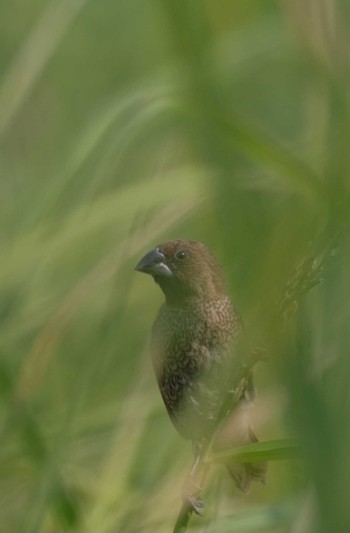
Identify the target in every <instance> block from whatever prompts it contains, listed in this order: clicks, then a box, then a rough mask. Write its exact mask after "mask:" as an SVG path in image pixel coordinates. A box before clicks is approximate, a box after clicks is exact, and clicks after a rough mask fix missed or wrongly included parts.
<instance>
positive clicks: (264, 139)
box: [0, 0, 350, 533]
mask: <svg viewBox="0 0 350 533" xmlns="http://www.w3.org/2000/svg"><path fill="white" fill-rule="evenodd" d="M348 25H349V8H348V7H347V5H346V3H344V2H341V1H340V0H338V1H337V0H335V1H331V0H325V1H324V2H314V3H311V2H306V3H305V2H302V1H301V0H296V1H295V0H293V1H292V0H285V1H284V2H279V3H277V2H272V1H270V0H265V1H264V2H261V1H259V0H249V1H244V2H243V1H241V2H235V3H232V2H224V1H223V2H204V1H199V0H193V1H191V2H185V1H184V0H180V1H178V2H172V1H171V0H164V1H159V0H158V1H156V0H149V1H148V0H147V1H144V0H133V1H132V2H130V1H127V0H121V1H118V2H115V1H114V0H104V1H100V2H93V1H92V0H90V1H88V0H86V1H83V0H79V1H77V2H75V1H74V2H73V1H54V0H51V1H50V0H49V1H48V0H46V1H44V0H31V1H27V2H24V3H23V2H20V1H19V0H14V1H12V2H3V5H2V6H1V17H0V30H1V31H0V41H1V50H2V54H1V57H0V77H1V83H0V201H1V209H0V250H1V252H0V253H1V260H0V330H1V334H0V353H1V359H0V398H1V410H0V424H1V426H0V428H1V430H0V431H1V448H0V456H1V465H2V466H1V475H0V531H1V532H2V531H3V532H5V531H6V532H16V533H20V532H23V531H26V532H33V533H39V532H45V533H54V532H57V531H67V532H80V531H84V532H87V533H88V532H91V533H96V532H100V533H112V532H113V533H116V532H125V533H126V532H130V533H132V532H135V531H137V532H148V531H152V532H159V533H160V532H162V533H164V532H169V531H172V528H173V526H174V523H175V520H176V516H177V513H178V510H179V507H180V503H181V500H180V494H181V487H182V483H183V480H184V478H185V476H186V473H187V471H188V468H189V466H190V462H191V446H190V444H189V443H186V442H183V441H182V440H181V439H180V437H179V436H178V435H177V434H176V432H175V431H174V429H173V428H172V426H171V424H170V422H169V420H168V418H167V415H166V413H165V410H164V408H163V405H162V402H161V399H160V395H159V393H158V390H157V387H156V384H155V379H154V377H153V374H152V368H151V364H150V359H149V354H148V342H149V333H150V328H151V324H152V322H153V318H154V315H155V313H156V311H157V308H158V306H159V304H160V302H161V301H162V296H161V293H160V291H159V290H157V288H156V287H155V286H154V284H153V283H152V282H151V280H150V279H146V278H145V277H143V276H140V275H138V274H137V273H135V272H134V270H133V268H134V265H135V264H136V262H137V260H138V259H139V258H140V257H141V255H142V254H143V253H144V252H145V251H146V250H147V249H149V248H150V247H152V246H153V245H155V244H157V243H159V242H161V241H162V240H166V239H170V238H175V237H178V236H181V237H184V238H192V239H197V240H201V241H203V242H205V243H206V244H207V245H208V247H209V248H210V249H212V250H213V252H214V253H215V254H216V255H217V256H218V258H219V259H220V261H221V263H222V264H223V267H224V269H225V272H226V274H227V278H228V281H229V284H230V290H231V293H232V296H233V299H234V301H235V302H236V304H237V306H238V308H239V309H240V311H241V313H242V315H243V318H244V321H245V324H246V328H247V330H248V331H249V333H250V335H251V337H252V338H253V339H258V341H259V342H260V341H263V342H265V343H267V345H268V346H269V358H268V362H267V363H266V364H263V365H258V367H257V369H256V378H257V379H256V380H257V386H258V390H259V397H258V400H257V402H256V419H257V420H256V429H257V433H258V434H259V437H260V438H261V440H262V441H263V442H262V443H261V444H259V445H257V447H253V448H252V449H251V450H248V451H247V450H245V451H244V450H240V449H238V450H236V451H233V452H232V451H230V452H228V453H229V457H228V456H227V457H226V459H225V460H229V459H230V460H232V459H235V460H237V457H240V459H239V460H243V459H244V458H246V457H247V456H246V455H244V454H247V453H248V455H249V454H250V455H249V457H250V458H252V457H253V456H254V454H257V455H256V456H255V457H257V456H258V455H259V454H260V457H262V456H263V457H264V458H267V457H269V458H270V459H271V460H273V459H274V458H277V457H279V458H281V456H283V458H284V459H287V460H284V461H273V462H271V464H270V467H269V471H268V476H267V484H266V485H265V486H256V487H254V488H253V490H252V491H251V493H250V494H248V495H246V496H242V495H241V494H239V493H238V491H237V490H236V489H235V488H234V486H233V484H232V482H231V480H230V479H229V478H228V476H227V475H226V473H225V469H224V468H222V467H221V466H220V465H214V466H213V467H212V469H211V470H212V473H211V476H210V477H209V479H208V482H207V484H206V487H205V491H204V495H203V496H204V499H205V502H206V515H205V518H203V519H201V518H198V517H193V518H192V519H191V521H190V524H189V530H190V531H208V532H209V531H222V532H224V531H247V532H248V531H257V532H270V531H276V532H277V531H278V532H281V533H282V532H291V533H292V532H293V531H310V532H312V531H316V530H317V531H319V532H321V531H322V532H329V531H332V532H344V531H348V530H350V518H349V512H348V505H347V498H346V495H347V494H348V493H349V489H350V476H349V474H348V472H349V471H350V462H349V458H348V448H349V445H350V430H349V424H348V412H349V379H350V363H349V356H348V352H349V347H350V335H349V327H348V324H349V319H350V316H349V297H348V295H349V292H350V281H349V280H350V278H349V275H348V272H349V269H350V252H349V239H348V228H349V215H350V203H349V155H348V147H349V132H350V128H349V116H350V115H349V109H350V108H349V95H348V91H347V87H348V86H349V82H350V79H349V66H348V62H347V60H348V50H349V44H350V43H349V37H348V31H347V28H348ZM324 250H328V251H329V250H330V251H332V252H331V254H330V258H329V261H327V262H326V263H325V265H324V269H323V272H322V278H323V279H322V282H321V283H319V284H318V285H317V286H315V287H314V288H313V289H312V290H310V291H308V292H307V293H306V294H305V295H304V296H303V297H302V298H301V299H300V300H299V302H298V309H297V311H296V312H293V314H292V316H291V317H290V318H289V319H288V320H287V321H286V325H285V327H283V328H281V327H280V321H279V317H278V318H277V319H276V320H277V322H278V325H277V322H276V320H275V315H274V313H275V309H276V305H277V304H278V302H279V301H280V298H281V297H282V295H283V293H284V291H285V287H286V284H287V283H288V281H290V280H291V279H292V277H293V275H294V273H295V271H296V269H297V268H298V265H300V264H301V263H302V262H303V261H305V260H306V259H307V258H309V257H311V258H313V257H320V254H321V255H322V253H323V252H324ZM293 311H294V309H293ZM290 438H293V439H294V438H296V439H297V442H298V447H300V459H298V460H294V458H293V461H289V460H288V458H289V452H290V451H291V450H290V449H289V448H288V442H289V440H287V441H286V440H285V439H290ZM293 442H294V441H293ZM240 454H241V455H240ZM251 454H253V455H251ZM261 454H262V455H261ZM293 457H294V455H293Z"/></svg>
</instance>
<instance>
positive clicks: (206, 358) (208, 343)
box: [135, 239, 266, 514]
mask: <svg viewBox="0 0 350 533" xmlns="http://www.w3.org/2000/svg"><path fill="white" fill-rule="evenodd" d="M135 270H136V271H138V272H142V273H145V274H149V275H151V276H152V277H153V279H154V281H155V282H156V284H157V285H158V286H159V287H160V289H161V290H162V292H163V293H164V296H165V301H164V303H163V304H162V305H161V307H160V309H159V311H158V314H157V316H156V319H155V321H154V324H153V327H152V334H151V357H152V363H153V368H154V371H155V375H156V378H157V381H158V386H159V389H160V393H161V396H162V398H163V401H164V404H165V407H166V409H167V412H168V414H169V416H170V419H171V421H172V423H173V425H174V426H175V428H176V430H177V431H178V433H179V434H180V435H181V436H182V437H183V438H185V439H189V440H191V441H192V443H193V449H194V454H195V460H196V456H197V459H198V456H199V453H200V449H201V443H202V442H203V441H204V440H205V439H206V438H207V436H208V432H210V431H212V430H213V428H214V427H215V423H216V421H217V418H218V416H219V413H220V409H221V406H222V404H223V401H224V399H225V397H227V394H228V393H229V391H230V387H231V388H232V383H230V376H232V369H234V368H235V362H236V364H240V363H239V362H238V359H239V358H237V354H235V352H237V346H238V344H239V340H240V338H241V337H242V334H243V331H244V327H243V321H242V318H241V316H240V314H239V312H238V310H237V308H236V306H235V305H234V304H233V302H232V301H231V299H230V297H229V295H228V288H227V283H226V281H225V277H224V273H223V270H222V268H221V266H220V265H219V263H218V261H217V259H216V258H215V257H214V255H213V254H212V253H211V252H210V251H209V249H208V248H207V247H206V246H205V245H204V244H202V243H200V242H198V241H194V240H184V239H176V240H170V241H167V242H164V243H163V244H160V245H158V246H156V247H155V248H153V249H152V250H150V251H149V252H148V253H146V255H145V256H144V257H142V259H141V260H140V261H139V262H138V264H137V265H136V267H135ZM235 359H237V361H235ZM254 395H255V388H254V383H253V377H252V375H250V376H249V379H248V380H247V382H246V383H245V386H244V389H243V391H242V397H241V401H240V404H239V406H238V410H239V409H241V412H242V413H241V414H242V416H241V417H240V418H241V420H243V421H244V422H243V424H242V423H240V424H239V425H240V426H242V427H240V428H239V430H238V431H237V432H236V433H238V434H239V436H238V438H237V435H236V439H237V441H238V444H237V445H242V444H247V443H250V442H257V440H258V439H257V437H256V435H255V433H254V430H253V428H252V425H251V422H250V420H249V416H248V417H247V416H246V406H247V405H248V404H249V403H250V402H251V401H252V399H253V397H254ZM236 419H237V417H236ZM218 440H219V439H218ZM228 469H229V472H230V474H231V476H232V478H233V480H234V482H235V484H236V486H237V487H238V488H239V489H240V490H242V491H243V492H247V491H248V490H249V488H250V485H251V482H252V481H261V482H263V483H264V481H265V471H266V465H265V463H262V462H261V463H253V464H241V465H235V466H229V467H228ZM192 503H193V507H194V510H195V511H196V512H197V513H198V514H201V513H200V509H199V506H200V505H202V504H201V503H200V502H198V501H195V500H194V501H193V502H192Z"/></svg>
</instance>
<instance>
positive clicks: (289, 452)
mask: <svg viewBox="0 0 350 533" xmlns="http://www.w3.org/2000/svg"><path fill="white" fill-rule="evenodd" d="M300 454H301V450H300V446H299V445H298V443H297V441H296V440H295V439H278V440H269V441H265V442H255V443H254V444H247V445H245V446H240V447H238V448H232V449H229V450H225V451H224V452H218V453H213V454H211V455H210V457H209V458H208V460H207V461H208V462H210V463H224V464H231V463H251V462H257V461H283V460H290V459H296V458H298V457H300Z"/></svg>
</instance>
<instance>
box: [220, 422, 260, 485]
mask: <svg viewBox="0 0 350 533" xmlns="http://www.w3.org/2000/svg"><path fill="white" fill-rule="evenodd" d="M253 442H258V438H257V436H256V435H255V433H254V431H253V430H252V428H251V427H250V428H249V440H247V442H245V444H249V443H253ZM227 470H228V471H229V474H230V476H231V477H232V479H233V481H234V484H235V485H236V487H238V488H239V489H240V490H241V491H242V492H248V491H249V489H250V486H251V484H252V481H257V482H259V483H263V484H265V478H266V471H267V463H266V462H265V461H259V462H257V463H242V464H236V465H229V466H227Z"/></svg>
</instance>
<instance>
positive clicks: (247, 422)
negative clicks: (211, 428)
mask: <svg viewBox="0 0 350 533" xmlns="http://www.w3.org/2000/svg"><path fill="white" fill-rule="evenodd" d="M252 407H253V405H252V403H251V402H249V401H244V400H243V401H242V403H241V404H240V405H239V406H238V407H237V409H235V411H234V413H232V416H231V417H230V418H229V420H228V423H227V425H226V427H224V428H223V431H222V432H221V434H220V435H219V438H218V441H217V442H216V445H215V449H216V450H223V449H227V448H232V446H234V447H237V446H244V445H245V444H250V443H254V442H258V438H257V436H256V435H255V433H254V430H253V428H252V423H251V416H250V414H251V413H250V410H251V408H252ZM227 469H228V471H229V473H230V476H231V477H232V479H233V481H234V483H235V485H236V486H237V487H238V488H239V489H240V490H241V491H242V492H248V491H249V489H250V486H251V484H252V482H253V481H257V482H260V483H263V484H265V477H266V471H267V463H266V462H263V461H259V462H254V463H242V464H234V465H228V466H227Z"/></svg>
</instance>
